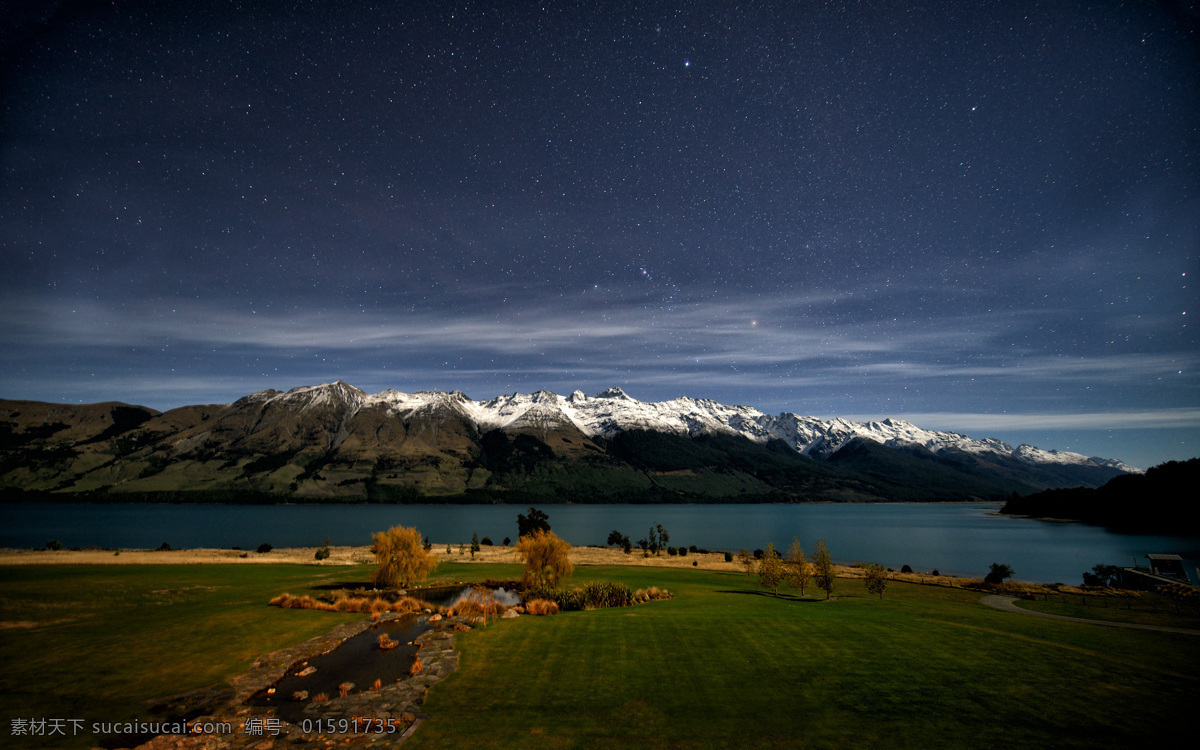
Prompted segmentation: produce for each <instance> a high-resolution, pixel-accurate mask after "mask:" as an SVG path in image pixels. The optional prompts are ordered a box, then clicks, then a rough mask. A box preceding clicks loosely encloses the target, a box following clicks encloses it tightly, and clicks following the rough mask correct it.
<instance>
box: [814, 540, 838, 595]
mask: <svg viewBox="0 0 1200 750" xmlns="http://www.w3.org/2000/svg"><path fill="white" fill-rule="evenodd" d="M813 580H814V582H815V583H816V584H817V588H819V589H821V590H822V591H824V592H825V598H826V599H828V598H829V597H830V596H832V595H833V587H834V582H835V581H836V580H837V576H835V575H834V573H833V558H832V557H830V555H829V547H827V546H825V540H824V539H818V540H817V546H816V547H814V548H813Z"/></svg>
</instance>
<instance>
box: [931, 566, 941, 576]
mask: <svg viewBox="0 0 1200 750" xmlns="http://www.w3.org/2000/svg"><path fill="white" fill-rule="evenodd" d="M929 575H931V576H940V575H941V573H939V572H938V569H937V568H934V569H933V570H931V571H929Z"/></svg>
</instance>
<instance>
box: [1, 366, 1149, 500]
mask: <svg viewBox="0 0 1200 750" xmlns="http://www.w3.org/2000/svg"><path fill="white" fill-rule="evenodd" d="M64 420H66V421H64ZM639 434H641V435H644V437H642V438H636V437H635V436H636V435H639ZM656 435H657V436H658V437H654V436H656ZM666 436H669V439H668V437H666ZM739 441H744V444H743V442H739ZM864 442H869V443H872V444H875V445H878V446H880V447H881V448H883V449H885V452H879V451H877V450H875V449H871V448H864V447H863V445H862V444H863V443H864ZM631 446H640V447H639V448H631ZM692 446H695V447H694V448H693V447H692ZM636 450H646V451H648V452H649V455H652V456H656V457H657V458H655V460H654V461H650V462H647V461H644V460H640V459H639V458H638V457H637V455H636V453H635V452H631V451H636ZM672 451H675V452H677V453H679V454H680V455H686V456H688V459H687V461H684V462H683V463H682V464H680V465H676V464H679V462H678V461H676V460H675V459H673V458H672V457H671V456H670V455H669V454H670V453H671V452H672ZM835 457H836V458H835ZM655 461H657V463H655ZM884 465H886V466H888V467H889V468H888V469H886V470H883V469H880V468H879V467H880V466H884ZM1125 473H1137V470H1136V469H1133V468H1132V467H1129V466H1126V465H1125V464H1123V463H1122V462H1120V461H1118V460H1115V459H1100V458H1090V457H1087V456H1082V455H1080V454H1074V453H1067V452H1060V451H1053V450H1042V449H1040V448H1036V447H1033V446H1028V445H1021V446H1017V447H1016V448H1013V447H1012V446H1010V445H1008V444H1006V443H1003V442H1001V441H999V440H995V439H990V438H989V439H983V440H979V439H975V438H970V437H968V436H966V435H961V434H958V433H953V432H939V431H933V430H925V429H923V428H920V427H918V426H916V425H913V424H911V423H909V422H905V421H903V420H899V419H885V420H881V421H877V422H852V421H850V420H845V419H840V418H835V419H831V420H828V421H825V420H820V419H817V418H815V417H804V416H800V415H797V414H793V413H790V412H781V413H780V414H778V415H770V414H766V413H764V412H761V411H759V410H758V409H756V408H754V407H751V406H746V405H726V404H722V403H719V402H717V401H713V400H711V399H696V398H691V397H680V398H676V399H671V400H669V401H661V402H643V401H639V400H637V399H635V398H633V397H631V396H629V394H627V393H625V392H624V391H623V390H622V389H620V388H618V387H614V388H609V389H607V390H604V391H601V392H600V393H598V394H596V395H594V396H587V395H585V394H584V393H582V392H581V391H578V390H576V391H574V392H572V393H571V394H570V395H569V396H566V397H563V396H560V395H558V394H555V393H552V392H550V391H547V390H539V391H535V392H534V393H531V394H522V393H519V392H518V393H512V394H505V395H501V396H495V397H493V398H491V399H489V400H486V401H475V400H472V399H470V398H469V397H467V396H466V394H464V393H463V392H461V391H449V392H446V391H418V392H415V393H404V392H401V391H398V390H394V389H389V390H385V391H382V392H380V393H376V394H368V393H366V392H365V391H362V390H360V389H358V388H356V387H354V386H352V385H349V384H347V383H345V382H342V381H335V382H332V383H323V384H320V385H311V386H299V387H296V388H292V389H290V390H288V391H279V390H275V389H267V390H262V391H257V392H255V393H251V394H248V395H246V396H243V397H242V398H240V399H237V400H236V401H234V402H232V403H230V404H215V405H191V406H184V407H179V408H177V409H171V410H168V411H167V412H158V411H156V410H153V409H148V408H146V407H139V406H132V405H127V404H114V403H107V404H93V405H82V406H71V405H61V404H57V405H56V404H44V403H41V402H29V401H0V490H3V491H4V492H5V493H6V494H7V495H9V496H12V495H20V494H22V493H24V494H30V493H41V494H46V493H48V494H51V495H54V496H63V497H86V498H99V499H106V498H113V497H116V498H139V499H153V498H156V497H157V498H161V499H178V498H180V497H185V496H186V497H192V498H205V497H209V496H211V497H212V498H214V499H218V500H230V499H232V500H233V501H237V500H238V499H239V498H244V497H262V498H273V499H277V500H278V499H286V500H310V501H323V500H331V501H344V500H349V501H370V502H412V501H460V502H464V501H465V502H524V501H526V500H527V499H533V500H537V501H539V502H555V501H563V502H608V501H629V502H663V501H685V502H716V501H722V502H724V501H730V502H761V501H787V502H802V501H864V502H872V501H886V500H895V499H916V498H920V497H924V496H925V495H928V496H929V497H930V498H931V499H934V500H949V499H988V500H1001V499H1006V498H1007V496H1008V495H1010V494H1012V493H1028V492H1034V491H1038V490H1042V489H1047V488H1052V487H1063V486H1099V485H1100V484H1103V483H1104V482H1105V481H1107V480H1108V479H1111V478H1112V477H1114V476H1117V475H1120V474H1125ZM206 493H207V494H206Z"/></svg>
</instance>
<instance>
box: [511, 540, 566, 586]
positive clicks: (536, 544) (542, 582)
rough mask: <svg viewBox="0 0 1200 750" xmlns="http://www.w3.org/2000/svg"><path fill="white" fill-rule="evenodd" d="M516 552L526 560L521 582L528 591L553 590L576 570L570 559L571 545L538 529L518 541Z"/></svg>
mask: <svg viewBox="0 0 1200 750" xmlns="http://www.w3.org/2000/svg"><path fill="white" fill-rule="evenodd" d="M517 552H518V553H519V554H520V555H521V559H523V560H524V561H525V569H524V570H523V571H521V583H523V584H525V588H527V589H542V588H554V587H555V586H557V585H558V582H559V581H560V580H562V579H563V578H566V577H567V576H569V575H571V573H572V572H573V571H574V570H575V568H574V566H572V565H571V559H570V557H569V555H570V552H571V545H569V544H567V543H566V542H564V541H563V540H562V539H559V538H558V535H557V534H555V533H554V532H553V531H547V530H545V529H537V530H536V531H532V532H530V533H528V534H526V535H525V536H523V537H521V538H520V539H518V540H517Z"/></svg>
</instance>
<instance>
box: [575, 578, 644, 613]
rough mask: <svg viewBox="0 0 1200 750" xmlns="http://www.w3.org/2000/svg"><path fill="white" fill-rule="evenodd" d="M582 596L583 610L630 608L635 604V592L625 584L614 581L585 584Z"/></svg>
mask: <svg viewBox="0 0 1200 750" xmlns="http://www.w3.org/2000/svg"><path fill="white" fill-rule="evenodd" d="M581 594H582V595H581V603H582V605H583V606H582V609H603V608H605V607H628V606H630V605H632V604H633V590H632V589H630V588H629V587H628V586H626V585H625V584H623V583H614V582H612V581H599V582H589V583H585V584H584V585H583V589H582V592H581Z"/></svg>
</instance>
